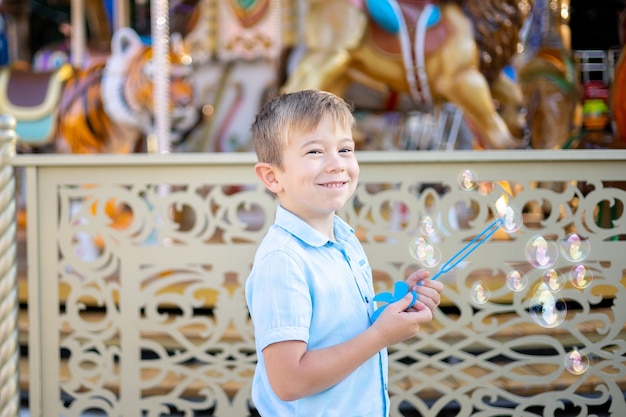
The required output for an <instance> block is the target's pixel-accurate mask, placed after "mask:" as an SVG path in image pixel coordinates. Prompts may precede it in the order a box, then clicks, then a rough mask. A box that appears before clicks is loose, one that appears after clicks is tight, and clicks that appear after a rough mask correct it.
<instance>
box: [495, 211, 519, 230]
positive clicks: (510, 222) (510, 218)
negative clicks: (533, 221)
mask: <svg viewBox="0 0 626 417" xmlns="http://www.w3.org/2000/svg"><path fill="white" fill-rule="evenodd" d="M499 215H500V218H501V219H502V226H501V227H502V229H503V230H504V231H505V232H507V233H514V232H517V231H518V230H519V229H521V228H522V225H523V224H524V219H523V217H522V212H521V211H520V210H519V209H518V208H516V207H513V206H506V208H504V210H503V211H502V213H499Z"/></svg>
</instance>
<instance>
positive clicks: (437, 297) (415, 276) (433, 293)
mask: <svg viewBox="0 0 626 417" xmlns="http://www.w3.org/2000/svg"><path fill="white" fill-rule="evenodd" d="M429 276H430V272H428V271H426V270H423V269H419V270H417V271H415V272H413V273H412V274H411V275H409V277H408V278H407V279H406V283H407V284H408V285H409V288H410V289H411V290H412V291H415V292H416V293H417V302H416V303H415V306H413V307H412V309H413V310H420V304H422V308H423V307H426V308H428V309H429V310H430V311H431V312H432V313H434V312H435V310H436V309H437V306H438V305H439V303H440V302H441V292H442V291H443V284H442V283H441V282H439V281H433V280H431V279H428V277H429Z"/></svg>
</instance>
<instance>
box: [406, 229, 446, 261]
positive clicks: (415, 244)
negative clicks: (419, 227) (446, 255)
mask: <svg viewBox="0 0 626 417" xmlns="http://www.w3.org/2000/svg"><path fill="white" fill-rule="evenodd" d="M409 253H410V254H411V256H412V257H413V259H415V260H417V261H418V262H420V263H421V264H422V265H424V266H426V267H428V268H432V267H434V266H437V265H438V264H439V262H441V251H440V250H439V248H438V247H437V246H435V245H434V244H432V243H431V242H429V241H428V240H427V239H426V238H425V237H423V236H419V237H417V238H415V239H413V240H411V243H410V244H409Z"/></svg>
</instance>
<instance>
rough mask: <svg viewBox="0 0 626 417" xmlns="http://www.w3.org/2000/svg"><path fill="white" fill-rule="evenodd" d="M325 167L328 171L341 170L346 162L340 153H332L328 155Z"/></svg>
mask: <svg viewBox="0 0 626 417" xmlns="http://www.w3.org/2000/svg"><path fill="white" fill-rule="evenodd" d="M326 167H327V169H328V170H329V171H343V170H344V169H345V168H346V163H345V161H344V160H343V158H342V157H341V156H340V155H338V154H336V153H333V154H331V155H330V156H329V157H328V163H327V165H326Z"/></svg>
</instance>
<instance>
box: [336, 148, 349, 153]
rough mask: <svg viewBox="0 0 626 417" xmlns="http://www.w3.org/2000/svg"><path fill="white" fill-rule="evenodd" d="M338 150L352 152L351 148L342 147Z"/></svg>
mask: <svg viewBox="0 0 626 417" xmlns="http://www.w3.org/2000/svg"><path fill="white" fill-rule="evenodd" d="M339 152H341V153H346V152H352V148H343V149H341V150H340V151H339Z"/></svg>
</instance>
